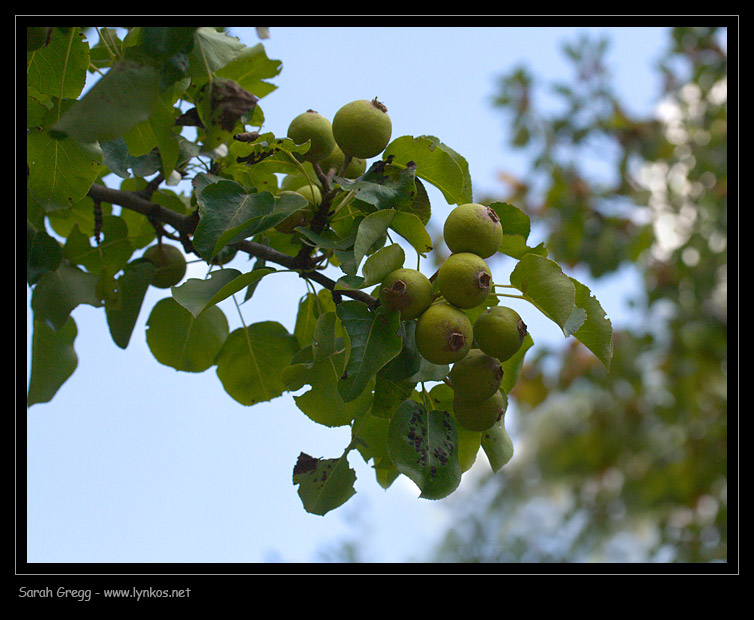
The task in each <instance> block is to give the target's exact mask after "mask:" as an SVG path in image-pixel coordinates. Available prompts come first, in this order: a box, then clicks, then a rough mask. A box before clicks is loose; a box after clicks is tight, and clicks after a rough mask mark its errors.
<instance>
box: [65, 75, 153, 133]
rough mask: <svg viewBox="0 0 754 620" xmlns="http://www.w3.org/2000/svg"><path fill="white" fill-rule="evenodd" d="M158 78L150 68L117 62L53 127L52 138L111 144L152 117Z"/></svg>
mask: <svg viewBox="0 0 754 620" xmlns="http://www.w3.org/2000/svg"><path fill="white" fill-rule="evenodd" d="M159 85H160V75H159V72H158V71H157V69H155V68H154V67H151V66H145V65H140V64H138V63H135V62H132V61H129V60H121V61H119V62H118V63H117V64H115V65H113V67H112V68H111V69H110V70H109V71H108V72H107V73H106V74H105V75H104V76H103V77H102V78H100V80H99V81H98V82H97V83H96V84H94V86H92V87H91V88H90V89H89V90H88V91H87V92H86V94H85V95H84V96H83V97H82V98H81V99H79V100H78V101H77V102H76V103H75V104H74V105H73V106H72V107H70V108H69V109H68V110H67V111H66V113H65V114H63V116H62V117H61V119H60V120H59V121H58V122H57V123H55V125H53V127H52V128H51V129H50V133H51V135H52V136H53V137H55V138H60V137H66V136H70V137H71V138H74V139H75V140H79V141H80V142H85V143H88V142H99V141H107V140H114V139H115V138H118V137H120V136H122V135H123V134H125V133H126V132H127V131H128V130H129V129H131V128H132V127H134V126H136V125H138V124H139V123H141V122H142V121H146V120H147V119H149V117H150V116H151V115H152V111H153V110H154V105H155V101H156V100H157V96H158V93H159Z"/></svg>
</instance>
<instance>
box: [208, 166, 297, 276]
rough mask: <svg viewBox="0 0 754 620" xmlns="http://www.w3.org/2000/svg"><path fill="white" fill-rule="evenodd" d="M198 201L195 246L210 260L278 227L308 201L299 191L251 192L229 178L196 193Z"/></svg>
mask: <svg viewBox="0 0 754 620" xmlns="http://www.w3.org/2000/svg"><path fill="white" fill-rule="evenodd" d="M197 201H198V203H199V218H200V219H199V223H198V224H197V226H196V230H195V232H194V248H195V249H196V251H197V252H198V253H199V255H200V256H201V257H202V258H203V259H204V260H207V261H209V260H211V259H212V258H213V257H214V256H216V255H217V253H218V252H219V251H220V250H222V249H223V248H224V247H225V246H226V245H228V244H230V243H235V242H237V241H240V240H242V239H246V238H247V237H251V236H252V235H255V234H257V233H259V232H262V231H264V230H267V229H268V228H272V227H274V226H276V225H277V224H279V223H280V222H282V221H283V220H284V219H285V218H286V217H288V216H289V215H290V214H291V213H293V212H294V211H298V210H299V209H301V208H303V207H305V206H306V204H307V202H306V198H304V197H303V196H301V195H299V194H295V193H292V194H283V195H282V196H278V197H275V196H273V195H272V194H271V193H270V192H260V193H258V194H249V193H247V192H246V190H245V189H244V188H243V187H242V186H241V185H240V184H238V183H236V182H235V181H227V180H221V181H217V182H214V183H210V184H208V185H206V186H205V187H204V188H203V189H202V190H201V191H199V192H197Z"/></svg>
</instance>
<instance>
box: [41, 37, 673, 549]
mask: <svg viewBox="0 0 754 620" xmlns="http://www.w3.org/2000/svg"><path fill="white" fill-rule="evenodd" d="M260 25H265V24H260ZM587 31H588V32H591V33H595V34H596V33H604V34H606V35H607V36H608V37H609V38H610V41H611V45H610V48H609V52H608V55H607V58H608V61H609V63H610V67H611V70H612V71H613V73H614V77H615V84H616V88H617V91H618V94H619V96H620V97H621V98H622V99H623V100H625V101H627V102H628V105H629V110H630V111H634V112H642V113H646V112H647V111H648V110H650V109H651V107H652V106H653V105H654V104H655V103H656V101H655V97H656V95H657V94H658V92H659V82H658V76H657V74H656V72H655V71H654V70H653V66H654V64H655V63H656V61H657V60H658V59H659V57H660V55H661V53H662V51H663V50H664V49H665V46H666V45H667V40H668V39H667V34H666V29H664V28H657V27H623V28H615V27H612V28H597V27H589V28H576V27H568V28H566V27H563V28H553V27H547V28H545V27H527V28H524V27H511V28H504V27H496V28H479V27H465V28H461V27H458V28H454V27H423V28H417V27H405V28H381V27H374V28H373V27H361V28H356V27H342V28H319V27H272V28H271V29H270V38H269V39H267V40H265V41H263V44H264V46H265V49H266V50H267V55H268V56H269V57H270V58H273V59H278V60H281V61H282V62H283V70H282V72H281V74H280V75H279V76H278V77H277V78H275V79H273V80H272V81H273V82H274V83H275V84H276V85H277V86H278V87H279V88H278V89H277V90H276V91H275V92H273V93H272V94H270V95H268V96H267V97H265V98H264V99H262V100H261V101H260V105H261V106H262V108H263V110H264V113H265V119H266V123H265V127H264V128H263V129H264V130H268V131H272V132H273V133H276V134H278V135H284V134H285V132H286V130H287V127H288V124H289V122H290V120H291V119H292V118H293V117H294V116H296V115H298V114H300V113H301V112H303V111H305V110H306V109H309V108H311V109H315V110H317V111H318V112H320V113H321V114H323V115H325V116H327V117H329V118H332V116H333V115H334V114H335V112H336V111H337V110H338V109H339V108H340V106H342V105H343V104H345V103H347V102H349V101H352V100H354V99H370V98H373V97H375V96H376V97H378V98H379V99H380V101H383V102H384V103H385V104H386V105H387V107H388V110H389V113H390V116H391V119H392V122H393V136H394V137H398V136H402V135H413V136H418V135H423V134H430V135H434V136H437V137H438V138H440V140H442V141H443V142H445V143H446V144H447V145H449V146H450V147H451V148H453V149H454V150H456V151H457V152H459V153H460V154H461V155H463V156H464V157H465V158H466V159H467V161H468V163H469V168H470V172H471V176H472V180H473V183H474V189H475V195H479V194H481V193H494V192H496V191H497V192H501V191H503V190H504V188H503V187H502V186H501V185H500V183H499V182H498V180H497V173H498V172H499V171H501V170H505V171H508V172H513V173H521V172H523V171H524V170H525V161H524V159H523V157H522V156H521V154H519V153H517V152H516V151H513V150H511V149H510V148H509V147H507V146H506V137H507V136H506V135H505V133H504V129H505V126H506V125H505V121H504V119H503V117H502V116H501V114H500V112H499V111H496V110H495V109H494V108H493V107H492V105H491V99H492V98H493V96H494V94H495V85H496V79H497V77H498V76H500V75H501V74H503V73H505V72H507V71H509V70H510V69H511V68H512V67H514V66H515V65H518V64H525V65H526V66H527V67H528V68H529V69H530V70H531V72H532V73H533V75H535V76H537V77H538V78H540V79H541V80H542V82H543V83H546V82H549V81H551V80H553V79H566V78H567V77H569V76H570V75H571V73H570V67H569V66H568V64H567V63H566V60H565V58H564V55H563V54H562V52H561V47H562V44H563V43H564V42H565V41H573V40H575V38H576V36H577V35H578V34H579V33H581V32H587ZM231 32H232V34H234V35H235V36H238V37H239V38H240V39H241V40H242V41H243V42H245V43H246V44H247V45H255V44H256V43H258V42H259V40H258V38H257V36H256V33H255V31H254V29H253V28H233V29H232V31H231ZM596 165H597V164H596V163H595V166H596ZM430 191H431V193H430V199H431V202H432V208H433V213H434V218H433V223H432V225H434V226H441V223H442V221H443V220H444V217H445V215H447V213H448V212H449V211H450V209H451V208H452V207H451V206H450V205H447V204H446V203H445V201H444V200H443V199H442V197H441V195H440V194H439V193H438V192H435V191H432V190H431V188H430ZM541 240H542V239H538V238H536V237H533V238H532V239H531V241H532V243H534V244H536V243H538V242H539V241H541ZM407 256H409V260H410V261H413V258H414V256H415V255H413V254H411V253H410V252H407ZM234 265H235V264H234ZM246 265H247V263H246V262H245V261H243V262H241V263H240V264H239V268H244V267H245V266H246ZM491 265H492V267H493V272H494V273H495V276H496V281H502V280H503V279H504V278H505V274H506V272H507V271H509V269H510V268H511V267H512V265H509V264H508V263H506V261H505V259H501V260H499V261H496V262H495V263H492V264H491ZM205 271H206V266H202V265H201V264H197V265H195V266H193V267H192V268H191V270H190V272H189V276H191V277H203V276H204V275H205ZM428 275H429V274H428ZM570 275H573V276H574V277H576V278H577V279H580V280H581V281H583V282H585V283H586V284H588V285H592V286H593V292H594V293H595V295H596V296H597V298H598V299H599V300H600V301H601V303H602V305H603V307H604V308H605V310H606V312H607V314H608V316H609V317H610V318H611V319H612V321H613V324H614V326H616V327H620V326H621V325H622V324H626V323H627V322H629V321H631V320H632V316H631V314H630V310H629V308H628V306H627V304H626V301H627V299H628V298H629V297H630V296H631V295H632V294H633V293H634V292H636V290H637V288H636V280H635V279H633V277H632V276H631V274H630V273H624V272H621V274H619V276H618V277H615V278H612V279H609V280H608V281H606V282H604V283H600V285H599V286H597V285H596V284H593V283H591V282H590V281H589V279H588V277H586V276H585V275H584V274H581V273H575V272H571V273H570ZM304 293H305V288H304V283H303V281H302V280H301V279H300V278H298V277H297V276H295V275H293V274H279V275H274V276H272V277H268V278H265V279H264V280H263V281H262V283H261V284H260V286H259V288H258V289H257V292H256V293H255V296H254V297H253V299H252V300H251V301H250V302H248V303H247V304H244V305H243V306H242V313H243V316H244V321H245V322H246V323H247V324H249V323H252V322H256V321H261V320H277V321H279V322H280V323H282V324H283V325H284V326H286V328H288V329H289V331H293V326H294V322H295V313H296V304H297V302H298V299H299V298H300V297H301V295H303V294H304ZM168 295H169V292H166V291H163V290H157V289H150V291H149V293H148V296H147V299H146V300H145V302H144V306H143V309H142V313H141V315H140V317H139V322H138V324H137V327H136V329H135V331H134V335H133V337H132V339H131V343H130V345H129V347H128V349H126V350H125V351H124V350H121V349H119V348H118V347H116V346H115V344H114V343H113V342H112V340H111V338H110V335H109V332H108V329H107V324H106V322H105V316H104V312H102V310H101V309H94V308H90V307H88V306H81V307H78V308H76V309H75V310H74V312H73V318H74V320H75V321H76V323H77V325H78V330H79V334H78V337H77V339H76V342H75V349H76V352H77V354H78V357H79V365H78V368H77V370H76V372H75V373H74V374H73V376H72V377H71V378H70V379H69V380H68V381H67V382H66V383H65V384H64V385H63V387H62V388H61V389H60V391H59V392H58V394H57V395H56V396H55V398H54V399H53V400H52V401H51V402H50V403H48V404H41V405H35V406H34V407H32V408H31V409H30V410H29V412H28V414H27V425H28V442H27V450H28V475H27V492H28V503H27V508H28V518H27V527H28V537H27V545H28V561H29V562H72V563H75V562H102V563H109V562H159V563H163V562H178V563H184V562H209V563H213V562H222V563H225V562H252V563H253V562H274V561H282V562H311V561H316V560H317V558H318V557H320V556H318V555H317V554H318V553H320V552H322V551H324V550H327V549H329V548H333V547H334V546H335V545H336V544H337V542H338V541H339V540H342V539H344V538H345V539H350V538H351V537H355V536H357V535H358V536H361V534H362V533H366V536H364V537H361V538H359V542H360V543H362V544H363V550H364V552H365V558H366V559H367V560H369V561H374V562H401V561H411V560H413V559H422V557H423V554H425V553H426V552H427V551H428V550H429V549H430V546H431V544H432V542H433V541H434V540H436V537H437V536H438V535H439V533H440V532H441V531H442V528H443V525H444V524H446V523H447V519H448V516H449V513H448V510H447V506H448V505H449V504H452V503H453V501H457V498H458V497H462V494H463V492H464V490H465V485H462V488H461V489H460V490H459V491H458V492H457V496H456V499H452V497H453V496H451V500H450V501H448V500H441V501H434V502H433V501H427V500H421V499H418V497H417V496H418V489H417V488H416V487H415V486H414V485H413V484H412V483H411V482H410V481H408V480H406V479H405V478H403V477H402V478H399V480H398V481H396V483H394V484H393V485H392V486H391V487H390V488H389V489H388V490H387V491H385V490H383V489H382V488H381V487H379V485H378V484H377V483H376V481H375V479H374V476H373V473H372V470H371V468H370V467H369V466H368V465H367V464H365V463H364V462H363V460H361V459H360V458H359V457H358V455H356V454H355V453H352V454H351V456H350V458H349V462H350V464H351V466H352V467H353V468H354V469H355V470H356V474H357V481H356V490H357V494H356V495H355V496H354V497H352V498H351V499H350V500H349V501H348V502H347V503H346V504H345V505H344V506H342V507H341V508H339V509H337V510H335V511H332V512H330V513H328V514H327V515H326V516H324V517H319V516H315V515H310V514H308V513H306V512H305V511H304V510H303V507H302V505H301V502H300V500H299V498H298V495H297V493H296V490H297V487H295V486H294V485H293V484H292V481H291V473H292V469H293V465H294V464H295V462H296V458H297V457H298V454H299V452H301V451H304V452H307V453H309V454H311V455H313V456H322V457H334V456H338V455H340V454H341V453H342V451H343V449H344V447H345V446H346V445H347V443H348V441H349V431H348V429H347V428H336V429H329V428H325V427H321V426H318V425H316V424H314V423H313V422H311V421H310V420H309V419H308V418H307V417H306V416H304V414H303V413H301V412H300V411H299V410H298V409H297V408H296V406H295V403H294V402H293V399H292V397H291V396H290V395H284V396H282V397H280V398H277V399H275V400H273V401H271V402H269V403H262V404H258V405H255V406H254V407H243V406H241V405H239V404H238V403H236V402H235V401H234V400H233V399H231V398H230V397H229V396H228V395H227V394H226V393H225V392H224V391H223V389H222V385H221V384H220V382H219V380H218V378H217V376H216V375H215V373H214V370H212V369H210V370H208V371H206V372H204V373H201V374H192V373H180V372H177V371H175V370H173V369H171V368H168V367H166V366H162V365H160V364H159V363H158V362H157V361H156V360H155V359H154V358H153V356H152V354H151V353H150V351H149V349H148V347H147V345H146V339H145V322H146V319H147V317H148V313H149V310H150V309H151V308H152V306H153V305H154V304H155V303H156V302H157V301H158V300H159V299H162V298H163V297H166V296H168ZM511 306H512V307H514V308H516V309H517V310H518V311H519V312H520V313H521V315H522V317H523V318H524V320H525V322H526V323H527V325H529V330H530V332H531V333H532V335H533V337H534V340H535V343H541V344H542V345H546V344H560V343H561V342H563V336H562V332H560V330H559V328H557V326H555V325H554V324H553V323H551V322H549V321H547V320H543V319H541V318H540V317H539V316H537V314H536V311H535V310H534V309H533V308H532V307H531V306H527V305H514V304H511ZM222 308H223V310H224V311H225V313H226V315H227V316H228V319H229V322H230V324H231V329H233V328H235V327H237V326H239V325H240V322H239V320H238V317H237V316H236V311H235V308H234V307H233V306H232V305H231V304H226V305H223V306H222ZM30 339H31V317H30V315H29V313H28V312H27V343H26V346H27V351H29V342H30ZM28 370H29V369H28V367H27V377H28ZM513 415H515V412H513ZM515 442H516V437H515V436H514V445H515ZM514 459H515V456H514ZM486 466H487V463H486V461H485V460H484V457H483V454H482V453H480V456H479V457H478V459H477V463H476V464H475V466H474V468H473V469H472V477H473V472H474V471H477V470H481V468H485V467H486ZM499 475H503V476H504V475H505V469H503V470H502V471H501V473H500V474H499Z"/></svg>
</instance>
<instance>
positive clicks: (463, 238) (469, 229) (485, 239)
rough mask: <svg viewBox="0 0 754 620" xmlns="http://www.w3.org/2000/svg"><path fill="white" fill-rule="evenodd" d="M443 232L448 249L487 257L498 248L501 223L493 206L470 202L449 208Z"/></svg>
mask: <svg viewBox="0 0 754 620" xmlns="http://www.w3.org/2000/svg"><path fill="white" fill-rule="evenodd" d="M443 236H444V238H445V244H446V245H447V246H448V249H449V250H450V251H451V252H454V253H457V252H472V253H474V254H477V255H479V256H481V257H482V258H489V257H490V256H492V255H493V254H494V253H495V252H497V251H498V249H499V248H500V244H501V243H502V241H503V226H502V224H501V223H500V218H499V217H498V216H497V213H495V211H494V210H493V209H491V208H490V207H486V206H484V205H480V204H476V203H473V202H470V203H466V204H462V205H459V206H457V207H456V208H455V209H453V210H452V211H451V212H450V214H449V215H448V217H447V218H446V219H445V224H444V226H443Z"/></svg>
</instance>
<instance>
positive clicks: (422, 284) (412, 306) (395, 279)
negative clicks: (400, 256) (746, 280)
mask: <svg viewBox="0 0 754 620" xmlns="http://www.w3.org/2000/svg"><path fill="white" fill-rule="evenodd" d="M378 296H379V299H380V303H381V305H383V306H384V307H385V308H387V309H388V310H397V311H399V312H400V313H401V320H402V321H410V320H411V319H415V318H416V317H417V316H419V315H420V314H422V313H423V312H424V311H425V310H426V309H427V308H429V306H430V304H431V303H432V283H431V282H430V281H429V278H428V277H427V276H425V275H424V274H423V273H422V272H421V271H417V270H416V269H403V268H402V269H396V270H395V271H392V272H391V273H389V274H388V275H387V277H386V278H385V280H384V281H383V282H382V285H381V286H380V290H379V295H378Z"/></svg>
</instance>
